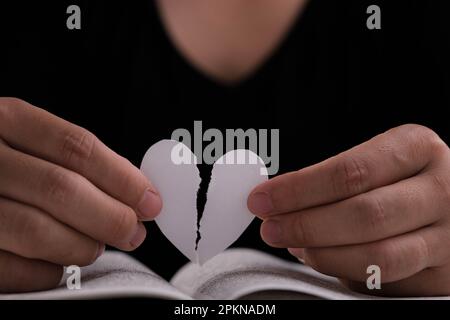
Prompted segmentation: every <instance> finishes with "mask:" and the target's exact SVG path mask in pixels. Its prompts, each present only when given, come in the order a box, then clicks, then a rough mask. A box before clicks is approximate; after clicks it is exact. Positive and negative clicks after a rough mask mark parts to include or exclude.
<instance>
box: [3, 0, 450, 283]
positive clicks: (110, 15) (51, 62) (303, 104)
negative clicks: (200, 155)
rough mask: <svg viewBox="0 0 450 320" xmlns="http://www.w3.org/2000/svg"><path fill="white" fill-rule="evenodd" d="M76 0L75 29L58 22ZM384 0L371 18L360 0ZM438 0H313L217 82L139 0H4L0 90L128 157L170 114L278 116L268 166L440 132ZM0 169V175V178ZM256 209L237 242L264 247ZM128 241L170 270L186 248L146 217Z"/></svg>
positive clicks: (448, 41)
mask: <svg viewBox="0 0 450 320" xmlns="http://www.w3.org/2000/svg"><path fill="white" fill-rule="evenodd" d="M70 4H78V5H79V6H80V7H81V10H82V30H79V31H78V30H68V29H67V28H66V19H67V16H68V15H67V14H66V8H67V6H68V5H70ZM371 4H378V5H379V6H380V7H381V9H382V30H368V29H367V28H366V19H367V17H368V15H367V14H366V8H367V7H368V6H369V5H371ZM449 7H450V6H449V1H445V0H442V1H437V0H434V1H423V0H421V1H414V0H396V1H365V0H354V1H333V0H330V1H327V0H312V2H311V3H310V5H309V6H308V8H307V9H306V11H305V13H304V14H303V16H302V17H301V19H300V18H299V19H298V21H297V23H296V24H295V26H294V27H293V28H292V29H291V31H290V32H289V33H288V35H287V37H286V38H285V40H284V41H283V43H282V45H281V46H280V47H279V48H278V49H277V50H276V51H275V52H274V53H273V54H272V56H271V57H270V58H269V60H268V61H266V63H265V64H264V65H263V66H261V67H260V68H259V69H258V70H257V72H256V73H254V74H252V75H251V76H250V77H248V78H246V79H245V80H243V81H242V82H240V83H239V84H238V85H235V86H224V85H221V84H219V83H217V82H215V81H214V80H212V79H210V78H208V77H206V76H205V75H203V74H202V73H201V72H199V71H198V70H196V69H194V68H193V67H192V66H191V65H189V63H188V62H187V61H186V60H185V59H184V58H183V57H182V56H181V55H180V54H179V53H178V52H177V51H176V49H175V48H174V46H173V45H172V44H171V42H170V40H169V39H168V37H167V35H166V34H165V32H164V30H163V29H162V26H161V21H160V20H159V18H158V16H157V14H156V12H155V10H154V7H153V5H152V2H151V1H95V0H90V1H14V2H12V1H11V2H9V3H8V1H2V2H1V4H0V96H15V97H20V98H22V99H25V100H27V101H29V102H31V103H33V104H35V105H37V106H40V107H43V108H45V109H47V110H49V111H51V112H53V113H55V114H57V115H58V116H61V117H63V118H65V119H67V120H69V121H72V122H74V123H76V124H79V125H81V126H84V127H86V128H87V129H89V130H91V131H92V132H94V133H95V134H96V135H97V136H98V137H99V138H101V139H102V140H103V141H104V142H105V143H106V144H107V145H108V146H110V147H111V148H112V149H114V150H115V151H117V152H118V153H119V154H121V155H123V156H125V157H126V158H128V159H130V160H131V161H132V162H133V163H134V164H135V165H136V166H139V165H140V161H141V159H142V157H143V155H144V153H145V151H146V150H147V149H148V147H150V146H151V145H152V144H153V143H155V142H156V141H158V140H160V139H163V138H169V137H170V135H171V133H172V131H173V130H174V129H176V128H187V129H192V127H193V121H194V120H202V121H203V126H204V128H205V130H206V129H207V128H219V129H225V128H244V129H246V128H279V129H280V139H281V145H280V164H281V168H280V172H279V173H284V172H288V171H291V170H296V169H300V168H302V167H304V166H307V165H311V164H314V163H316V162H318V161H321V160H323V159H326V158H327V157H330V156H332V155H335V154H336V153H338V152H340V151H344V150H346V149H348V148H350V147H352V146H354V145H356V144H358V143H361V142H363V141H365V140H367V139H369V138H371V137H373V136H374V135H376V134H378V133H381V132H383V131H384V130H387V129H389V128H392V127H395V126H398V125H401V124H404V123H419V124H423V125H426V126H429V127H431V128H432V129H434V130H435V131H436V132H437V133H438V134H440V135H441V137H442V138H443V139H444V140H445V141H449V139H450V128H449V124H448V118H447V114H448V108H449V106H450V104H449V103H450V90H449V84H450V59H449V57H450V25H449V21H450V19H448V16H449V15H450V9H449ZM0 183H1V182H0ZM259 224H260V222H259V221H256V220H255V221H254V223H253V224H252V225H251V227H250V228H249V229H248V230H247V231H246V232H245V233H244V234H243V236H242V237H241V238H240V239H239V240H238V241H237V242H236V243H235V245H236V246H246V247H256V248H259V249H262V250H268V251H271V252H273V253H275V254H278V255H281V256H283V257H285V258H289V255H288V254H287V253H286V252H285V251H284V250H273V249H270V248H269V247H268V246H266V245H265V244H264V243H263V242H262V240H261V239H260V237H259ZM147 229H148V231H149V232H148V234H149V235H148V238H147V240H146V242H145V244H144V245H142V246H141V247H140V248H139V249H138V250H136V252H134V253H133V254H134V255H135V256H136V257H138V258H139V259H140V260H141V261H143V262H145V263H146V264H147V265H149V266H150V267H151V268H152V269H153V270H154V271H156V272H157V273H159V274H161V275H163V276H165V277H166V278H168V277H170V276H171V275H172V274H173V273H174V272H175V271H176V270H177V269H178V268H179V267H180V266H181V265H182V264H184V263H185V262H186V261H187V260H186V259H185V258H184V257H183V256H182V254H181V253H179V252H178V251H177V250H176V249H175V248H174V247H173V246H172V245H171V244H170V243H169V242H168V241H167V240H166V239H165V238H164V237H163V236H162V234H161V233H160V232H159V230H158V228H157V227H156V226H155V224H154V223H148V224H147Z"/></svg>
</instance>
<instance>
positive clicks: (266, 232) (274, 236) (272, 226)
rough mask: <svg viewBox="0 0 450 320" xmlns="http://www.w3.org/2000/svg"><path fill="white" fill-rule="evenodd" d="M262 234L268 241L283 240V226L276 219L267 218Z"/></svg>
mask: <svg viewBox="0 0 450 320" xmlns="http://www.w3.org/2000/svg"><path fill="white" fill-rule="evenodd" d="M261 236H262V238H263V240H264V241H265V242H267V243H269V244H270V243H272V244H276V243H278V242H280V241H281V227H280V223H279V222H278V221H276V220H267V221H265V222H263V224H262V227H261Z"/></svg>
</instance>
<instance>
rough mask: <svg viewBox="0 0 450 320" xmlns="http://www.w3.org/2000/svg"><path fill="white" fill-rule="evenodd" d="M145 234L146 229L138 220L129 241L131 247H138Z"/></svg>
mask: <svg viewBox="0 0 450 320" xmlns="http://www.w3.org/2000/svg"><path fill="white" fill-rule="evenodd" d="M146 235H147V230H145V226H144V225H143V224H142V223H141V222H139V223H138V225H137V229H136V233H135V234H134V236H133V238H132V239H131V241H130V244H131V246H132V247H133V248H137V247H139V246H140V245H141V244H142V242H144V240H145V237H146Z"/></svg>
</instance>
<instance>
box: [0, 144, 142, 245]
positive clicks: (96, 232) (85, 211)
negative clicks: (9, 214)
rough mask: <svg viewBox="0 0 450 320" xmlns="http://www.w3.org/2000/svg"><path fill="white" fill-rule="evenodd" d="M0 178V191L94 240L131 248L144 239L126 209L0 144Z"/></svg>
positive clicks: (83, 183) (66, 172)
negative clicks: (46, 213)
mask: <svg viewBox="0 0 450 320" xmlns="http://www.w3.org/2000/svg"><path fill="white" fill-rule="evenodd" d="M0 181H2V183H1V184H0V195H3V196H4V197H5V198H9V199H16V200H17V201H19V202H22V203H27V204H29V205H31V206H34V207H38V208H40V209H41V210H43V211H44V212H48V213H49V214H51V215H52V216H53V217H54V218H55V219H56V220H58V221H61V222H62V223H64V224H67V225H69V226H71V227H72V228H74V229H75V230H78V231H79V232H81V233H83V234H86V235H87V236H89V237H91V238H93V239H95V240H97V241H100V242H103V243H107V244H109V245H111V246H114V247H117V248H119V249H122V250H133V249H135V248H136V247H137V246H139V245H140V244H141V243H142V242H143V241H144V239H145V234H146V231H145V227H144V226H143V225H142V223H138V221H137V217H136V214H135V212H134V211H133V210H132V209H131V208H130V207H128V206H126V205H125V204H123V203H122V202H119V201H118V200H116V199H114V198H112V197H111V196H109V195H107V194H106V193H104V192H102V191H101V190H99V189H98V188H97V187H95V186H94V185H93V184H91V183H90V182H89V181H88V180H86V179H85V178H83V177H82V176H80V175H78V174H77V173H74V172H72V171H69V170H67V169H64V168H62V167H58V166H56V165H54V164H52V163H50V162H46V161H44V160H41V159H38V158H33V157H32V156H29V155H26V154H23V153H20V152H18V151H16V150H13V149H10V148H7V147H4V146H3V147H2V146H0Z"/></svg>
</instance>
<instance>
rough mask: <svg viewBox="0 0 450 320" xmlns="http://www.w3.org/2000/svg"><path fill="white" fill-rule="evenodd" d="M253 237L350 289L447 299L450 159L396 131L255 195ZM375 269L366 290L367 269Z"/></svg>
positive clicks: (430, 136)
mask: <svg viewBox="0 0 450 320" xmlns="http://www.w3.org/2000/svg"><path fill="white" fill-rule="evenodd" d="M248 207H249V209H250V210H251V211H252V212H253V213H255V214H256V215H257V216H258V217H260V218H262V219H263V220H264V221H263V223H262V226H261V236H262V238H263V239H264V241H265V242H266V243H268V244H269V245H271V246H273V247H279V248H289V251H290V252H291V253H292V254H293V255H294V256H297V257H298V258H300V259H301V260H304V261H305V263H306V264H307V265H309V266H311V267H312V268H314V269H316V270H318V271H319V272H322V273H324V274H328V275H331V276H335V277H338V278H340V279H341V280H342V282H343V283H344V284H346V285H347V286H348V287H350V288H351V289H354V290H357V291H363V292H364V291H365V292H367V293H371V294H380V295H391V296H417V295H423V296H431V295H450V151H449V148H448V147H447V145H446V144H445V143H444V142H443V141H442V140H441V139H440V138H439V136H438V135H437V134H436V133H434V132H433V131H432V130H430V129H428V128H425V127H422V126H418V125H404V126H401V127H398V128H394V129H392V130H390V131H387V132H386V133H383V134H381V135H379V136H377V137H375V138H373V139H371V140H370V141H368V142H366V143H363V144H361V145H359V146H357V147H355V148H352V149H351V150H348V151H346V152H344V153H341V154H339V155H337V156H335V157H332V158H330V159H328V160H326V161H323V162H321V163H319V164H316V165H313V166H311V167H308V168H305V169H302V170H299V171H296V172H291V173H287V174H284V175H281V176H278V177H276V178H274V179H271V180H269V181H268V182H266V183H264V184H262V185H259V186H257V187H256V188H255V189H254V190H253V191H252V193H251V194H250V196H249V199H248ZM370 265H377V266H379V267H380V269H381V283H382V285H381V290H370V291H369V290H368V289H367V287H366V280H367V278H368V277H369V276H370V274H368V273H367V268H368V266H370Z"/></svg>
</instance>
